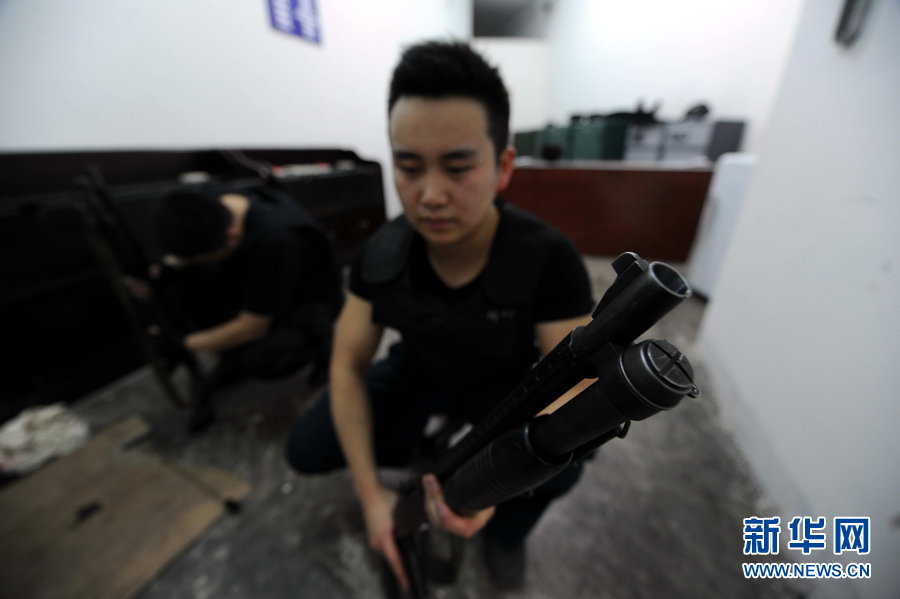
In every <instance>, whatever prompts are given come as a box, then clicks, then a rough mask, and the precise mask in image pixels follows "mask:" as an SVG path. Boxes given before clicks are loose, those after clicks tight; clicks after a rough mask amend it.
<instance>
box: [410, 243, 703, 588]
mask: <svg viewBox="0 0 900 599" xmlns="http://www.w3.org/2000/svg"><path fill="white" fill-rule="evenodd" d="M612 265H613V268H614V270H615V272H616V275H617V276H616V280H615V281H614V282H613V284H612V285H611V286H610V288H609V289H608V290H607V291H606V293H605V294H604V295H603V298H602V299H601V300H600V302H599V303H598V304H597V307H596V308H595V310H594V312H593V314H592V319H591V322H590V323H588V324H587V325H585V326H583V327H577V328H576V329H575V330H573V331H572V332H571V333H570V334H569V335H567V336H566V338H565V339H563V340H562V341H561V342H560V343H559V344H557V346H556V347H555V348H554V349H553V350H552V351H550V352H549V353H548V354H547V355H546V356H545V357H544V358H543V359H542V360H541V361H540V362H538V363H537V364H536V365H535V366H534V367H533V368H532V369H531V371H530V372H529V374H528V376H527V377H526V378H525V380H524V381H523V382H522V383H520V384H519V386H518V387H517V388H516V389H515V390H514V391H513V392H512V393H511V394H510V395H509V396H507V397H506V398H505V399H504V400H503V401H502V402H500V403H499V404H498V405H497V406H496V407H495V408H494V409H493V410H491V411H490V412H489V413H488V414H487V416H485V418H483V419H482V420H481V422H479V423H478V425H477V426H475V428H474V429H472V430H471V431H470V432H469V433H468V434H467V435H466V436H465V437H463V438H462V440H460V441H459V443H457V444H456V445H455V446H453V447H452V448H450V449H449V450H448V451H447V452H446V453H445V454H444V455H443V456H441V457H440V458H439V459H438V460H437V461H436V463H435V464H433V466H432V468H430V471H431V472H433V473H434V474H435V475H436V476H437V478H438V480H439V481H441V484H442V487H443V491H444V499H445V501H446V502H447V505H448V506H449V507H450V508H451V509H452V510H453V511H455V512H457V513H459V514H463V515H466V514H472V513H474V512H477V511H479V510H482V509H485V508H487V507H490V506H492V505H497V504H498V503H501V502H503V501H506V500H508V499H511V498H513V497H516V496H518V495H520V494H522V493H524V492H526V491H529V490H531V489H533V488H535V487H537V486H538V485H540V484H542V483H544V482H546V481H547V480H549V479H551V478H552V477H553V476H555V475H556V474H558V473H559V472H561V471H562V470H563V469H565V468H566V467H568V465H569V464H571V463H572V462H573V461H575V460H578V459H580V458H581V457H583V456H584V455H586V454H587V453H589V452H591V451H593V450H594V449H596V448H597V447H599V446H600V445H602V444H603V443H606V442H607V441H609V440H611V439H613V438H616V437H622V436H624V434H625V432H626V431H627V429H628V426H629V424H630V422H631V421H632V420H643V419H645V418H648V417H650V416H652V415H653V414H656V413H658V412H660V411H661V410H666V409H670V408H673V407H675V406H676V405H678V402H679V401H680V400H681V398H682V397H684V396H685V395H689V396H692V397H695V396H697V395H698V394H699V389H697V386H696V385H695V384H694V382H693V369H692V367H691V365H690V362H689V361H688V359H687V357H686V356H684V354H682V353H681V352H680V351H679V350H678V349H677V348H676V347H675V346H673V345H672V344H671V343H669V342H668V341H664V340H645V341H642V342H640V343H637V344H635V343H634V342H635V339H637V337H638V336H640V335H641V334H643V333H644V332H645V331H646V330H647V329H648V328H650V327H651V326H652V325H653V324H654V323H656V322H657V321H658V320H659V319H660V318H662V317H663V316H664V315H665V314H667V313H668V312H669V311H670V310H672V308H674V307H675V306H677V305H678V304H679V303H680V302H681V301H683V300H684V299H686V298H687V297H689V296H690V294H691V290H690V286H689V285H688V283H687V281H685V279H684V278H683V277H682V276H681V275H680V274H679V273H678V271H677V270H675V269H674V268H672V267H671V266H669V265H667V264H664V263H661V262H653V263H647V262H646V261H644V260H642V259H641V258H640V257H639V256H638V255H637V254H635V253H633V252H627V253H624V254H622V255H620V256H619V257H618V258H616V259H615V260H614V261H613V263H612ZM588 378H596V379H597V380H596V381H595V382H594V383H592V384H591V385H590V386H589V387H588V388H586V389H585V390H583V391H582V392H581V393H579V394H578V395H577V396H575V397H574V398H572V399H571V400H570V401H568V402H567V403H566V404H565V405H563V406H562V407H560V408H559V409H557V410H556V411H554V412H553V413H552V414H545V415H541V416H538V417H536V415H537V414H538V413H539V412H540V411H541V410H543V409H544V408H545V407H547V406H548V405H550V404H551V403H552V402H553V401H555V400H556V399H557V398H558V397H559V396H560V395H562V394H563V393H565V392H566V391H568V390H569V389H571V388H572V387H574V386H575V385H576V384H578V383H579V382H581V381H582V380H584V379H588ZM423 500H424V492H423V490H422V488H421V485H420V483H419V477H418V476H417V477H414V478H411V479H410V481H409V484H408V485H407V486H406V487H405V488H404V490H403V492H402V493H401V497H400V500H399V501H398V503H397V506H396V508H395V510H394V534H395V537H396V539H397V545H398V548H399V550H400V553H401V556H402V558H403V563H404V567H405V568H406V572H407V575H408V577H409V579H410V584H411V588H410V591H409V593H408V594H407V596H409V597H412V598H413V599H424V598H425V597H427V596H428V576H427V574H428V571H429V566H428V555H427V552H426V551H425V547H426V545H427V543H426V540H427V535H428V520H427V517H426V515H425V512H424V505H423Z"/></svg>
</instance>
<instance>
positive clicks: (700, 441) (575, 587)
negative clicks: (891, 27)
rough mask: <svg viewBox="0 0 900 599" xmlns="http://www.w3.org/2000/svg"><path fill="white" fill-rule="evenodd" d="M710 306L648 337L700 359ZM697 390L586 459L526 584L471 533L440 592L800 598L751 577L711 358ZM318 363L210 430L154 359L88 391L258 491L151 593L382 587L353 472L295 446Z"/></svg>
mask: <svg viewBox="0 0 900 599" xmlns="http://www.w3.org/2000/svg"><path fill="white" fill-rule="evenodd" d="M588 265H589V268H590V270H591V273H592V277H593V279H594V285H595V290H596V297H597V298H598V299H599V297H600V295H601V293H602V291H603V290H605V289H606V287H607V285H608V284H609V282H610V281H611V280H612V270H611V268H610V267H609V260H608V259H606V258H589V259H588ZM702 312H703V302H702V301H701V300H699V299H691V300H688V301H687V302H685V303H684V304H682V305H681V306H679V307H678V308H677V309H676V310H675V311H674V312H673V313H672V314H671V315H669V316H668V317H666V319H664V320H663V321H662V322H661V323H659V324H658V325H657V326H656V327H654V329H655V330H653V331H651V334H650V336H654V337H662V338H667V339H669V340H670V341H672V342H673V343H675V344H676V345H678V346H679V348H680V349H682V350H683V351H685V352H686V353H687V354H688V355H691V345H692V343H693V339H694V335H695V333H696V329H697V324H698V323H699V320H700V318H701V316H702ZM694 364H695V367H696V369H697V382H698V383H699V385H700V386H701V388H703V389H704V391H705V392H704V393H703V394H702V395H701V396H700V397H699V398H698V399H686V400H685V401H683V402H682V404H681V405H680V406H679V407H678V408H676V409H675V410H673V411H671V412H667V413H664V414H660V415H657V416H655V417H653V418H651V419H649V420H646V421H643V422H638V423H635V424H634V425H633V426H632V428H631V432H630V433H629V435H628V437H627V438H626V439H624V440H615V441H613V442H611V443H609V444H607V445H606V446H604V447H603V449H602V450H601V451H600V452H599V453H598V455H597V457H596V458H595V459H594V460H593V461H591V462H590V463H589V464H588V466H587V467H586V469H585V473H584V476H583V477H582V480H581V482H580V483H579V484H578V485H577V486H576V488H575V489H574V490H573V491H572V492H571V493H569V494H568V495H567V496H565V497H564V498H562V499H560V500H559V501H557V502H556V503H555V504H554V505H553V506H552V507H551V508H550V510H549V511H548V512H547V514H546V515H545V517H544V519H543V520H542V521H541V522H540V523H539V524H538V527H537V529H536V530H535V532H534V534H533V535H532V536H531V538H530V540H529V544H528V552H529V553H528V563H529V571H528V585H527V588H526V589H525V590H524V591H522V592H520V593H515V594H511V593H510V594H502V593H498V592H496V591H494V590H493V589H492V588H491V586H490V583H489V582H488V581H487V577H486V574H485V571H484V566H483V564H482V561H481V551H480V549H481V548H480V544H479V542H478V539H477V538H476V539H472V540H470V541H467V542H466V544H465V549H466V553H465V559H464V562H463V568H462V571H461V573H460V576H459V580H458V581H457V584H456V585H454V586H452V587H435V588H434V593H433V595H434V596H435V597H444V598H447V599H455V598H481V597H523V598H527V599H566V598H573V599H574V598H591V599H594V598H641V597H647V598H651V597H652V598H657V597H691V598H693V597H735V598H755V597H766V598H768V597H801V596H803V594H804V593H803V592H802V589H800V588H798V587H796V586H788V585H787V584H785V583H783V582H779V581H765V580H759V581H748V580H745V579H744V578H743V575H742V572H741V569H740V564H741V562H742V561H744V559H743V558H744V556H743V555H742V554H741V549H742V519H743V518H745V517H748V516H752V515H758V514H762V513H766V508H765V506H761V505H759V501H760V496H759V493H758V491H757V489H756V487H755V486H754V483H753V480H752V477H751V476H750V475H749V473H748V471H747V469H746V467H745V466H744V464H743V462H742V460H741V458H740V456H739V455H738V454H737V452H736V450H735V448H734V446H733V444H732V442H731V440H730V439H729V437H728V435H727V433H726V432H725V431H724V430H722V428H721V427H720V425H719V422H718V420H717V414H716V402H715V398H714V397H713V396H712V393H711V392H710V391H709V389H708V385H707V384H706V376H705V372H704V369H703V365H702V364H699V363H697V360H696V359H695V360H694ZM305 381H306V378H305V372H300V373H298V374H297V375H295V376H293V377H290V378H288V379H285V380H281V381H277V382H256V381H254V382H248V383H244V384H242V385H240V386H238V387H235V388H232V389H229V390H226V391H224V392H223V393H221V394H220V395H219V396H218V398H217V406H218V411H219V418H218V420H217V421H216V422H215V423H214V424H213V426H212V427H211V428H210V429H209V430H208V431H206V432H205V433H203V434H202V435H200V436H197V437H190V436H188V435H187V434H186V433H185V428H184V423H185V414H184V413H183V412H180V411H179V410H177V409H175V408H173V407H171V406H170V405H169V404H168V402H167V400H166V399H165V398H164V396H163V395H162V393H161V392H160V390H159V388H158V387H157V385H156V383H155V381H154V380H153V378H152V377H151V376H150V374H149V372H147V371H146V370H142V371H139V372H137V373H135V374H133V375H132V376H130V377H127V378H126V379H124V380H122V381H119V382H117V383H116V384H114V385H111V386H110V387H108V388H107V389H104V390H103V391H101V392H98V393H97V394H95V395H93V396H91V397H89V398H85V400H83V401H82V402H80V403H79V404H78V405H77V411H78V412H79V413H80V414H81V415H83V416H85V417H86V418H88V420H89V421H90V422H91V424H92V426H93V427H94V429H95V430H96V429H99V428H102V427H103V426H106V425H108V424H111V423H112V422H115V421H116V420H118V419H120V418H122V417H125V416H128V415H131V414H135V413H137V414H142V415H143V416H144V417H145V418H146V419H147V420H148V421H150V422H151V423H152V425H153V426H154V429H155V434H154V436H153V437H152V438H151V439H150V440H149V443H151V444H152V446H154V447H155V448H156V449H157V450H158V451H159V452H160V453H162V454H164V455H166V456H169V457H171V458H173V459H175V460H177V461H180V462H182V463H186V464H202V465H212V466H218V467H221V468H226V469H228V470H230V471H232V472H234V473H236V474H238V475H240V476H242V477H244V478H246V479H247V480H249V481H250V482H251V484H252V486H253V490H252V492H251V494H250V496H249V498H248V499H247V501H246V502H245V503H244V506H243V509H242V510H241V512H240V513H238V514H235V515H230V516H226V517H225V518H223V519H222V520H220V521H219V522H218V523H217V524H215V525H214V526H213V527H212V528H210V529H209V530H208V531H207V532H206V533H205V534H204V536H203V537H202V538H201V539H200V540H199V541H198V542H197V543H195V544H194V545H193V546H191V547H190V548H189V549H188V550H187V551H186V552H185V553H184V554H182V555H181V556H180V557H179V558H178V559H176V560H175V561H174V562H173V563H172V564H171V565H170V567H168V568H167V569H166V570H165V571H164V572H163V573H162V574H161V575H160V576H159V578H158V579H157V580H156V581H154V582H153V583H152V584H150V585H149V586H148V587H147V588H146V589H145V590H144V591H143V592H142V593H141V595H140V598H141V599H187V598H196V599H206V598H217V599H238V598H240V599H247V598H253V599H267V598H271V599H282V598H284V599H287V598H291V599H294V598H319V597H322V598H368V597H371V598H379V597H382V592H381V590H380V586H379V578H378V569H377V563H376V561H375V559H374V557H373V556H372V554H371V553H370V551H369V550H368V548H367V544H366V538H365V533H364V527H363V521H362V516H361V513H360V511H359V509H358V507H357V504H356V502H355V499H354V497H353V494H352V490H351V485H350V479H349V476H348V475H347V474H346V473H345V472H344V473H337V474H332V475H327V476H321V477H308V478H302V477H299V476H297V475H296V474H294V473H293V472H292V471H290V469H289V468H288V466H287V465H286V463H285V461H284V459H283V456H282V444H283V441H284V438H285V436H286V434H287V431H288V429H289V427H290V424H291V422H292V420H293V419H294V418H295V417H296V415H297V414H299V413H300V412H301V411H302V410H303V409H304V408H305V407H306V406H307V405H309V403H310V402H311V401H312V400H313V399H314V397H315V393H314V392H312V391H311V390H309V389H308V388H307V386H306V382H305Z"/></svg>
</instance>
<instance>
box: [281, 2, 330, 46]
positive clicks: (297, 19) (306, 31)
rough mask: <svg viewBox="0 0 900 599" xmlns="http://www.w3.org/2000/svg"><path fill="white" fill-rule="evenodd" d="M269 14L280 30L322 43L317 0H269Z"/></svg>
mask: <svg viewBox="0 0 900 599" xmlns="http://www.w3.org/2000/svg"><path fill="white" fill-rule="evenodd" d="M269 15H270V17H271V19H272V27H274V28H275V29H277V30H278V31H281V32H284V33H289V34H291V35H296V36H297V37H302V38H303V39H305V40H308V41H311V42H314V43H316V44H320V43H322V36H321V30H320V28H319V11H318V10H317V9H316V0H269Z"/></svg>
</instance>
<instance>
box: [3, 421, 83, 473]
mask: <svg viewBox="0 0 900 599" xmlns="http://www.w3.org/2000/svg"><path fill="white" fill-rule="evenodd" d="M89 436H90V429H89V427H88V425H87V423H85V422H84V421H83V420H82V419H81V418H79V417H78V416H76V415H74V414H73V413H72V412H70V411H69V410H68V409H66V407H65V406H64V405H63V404H61V403H57V404H53V405H49V406H35V407H31V408H26V409H25V410H23V411H22V412H21V413H20V414H19V415H18V416H16V417H15V418H13V419H12V420H10V421H9V422H7V423H6V424H4V425H3V427H2V428H0V472H2V473H8V474H19V475H21V474H27V473H28V472H32V471H34V470H36V469H37V468H39V467H40V466H41V465H42V464H44V463H45V462H47V461H48V460H50V459H52V458H55V457H60V456H64V455H66V454H68V453H71V452H73V451H75V450H76V449H78V448H79V447H81V446H82V445H83V444H84V443H85V442H86V441H87V440H88V437H89Z"/></svg>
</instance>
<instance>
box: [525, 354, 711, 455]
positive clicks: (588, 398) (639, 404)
mask: <svg viewBox="0 0 900 599" xmlns="http://www.w3.org/2000/svg"><path fill="white" fill-rule="evenodd" d="M693 374H694V371H693V368H692V367H691V363H690V362H689V361H688V359H687V357H685V355H684V354H682V353H681V352H680V351H678V349H677V348H676V347H675V346H674V345H672V344H671V343H669V342H668V341H664V340H656V339H653V340H646V341H642V342H641V343H638V344H636V345H632V346H631V347H629V348H628V349H627V350H625V351H624V352H622V353H621V354H620V355H618V356H617V357H616V358H615V359H613V360H609V361H608V362H607V363H605V364H604V366H603V368H602V369H601V372H600V379H599V380H598V381H597V382H595V383H594V384H593V385H591V386H590V387H588V388H587V389H585V390H584V391H582V392H581V393H579V394H578V395H577V396H575V397H573V398H572V399H571V400H569V401H568V402H567V403H566V404H565V405H563V406H562V407H560V408H559V409H558V410H556V411H555V412H554V413H553V414H551V415H550V416H549V417H547V418H544V419H540V420H536V421H535V422H534V424H533V426H532V427H531V438H530V441H531V444H532V446H533V447H534V449H535V451H536V452H537V453H538V454H539V455H541V456H543V457H544V458H545V459H552V458H553V456H561V455H569V454H570V453H571V452H572V451H574V450H576V449H577V448H579V447H582V446H585V445H588V444H590V443H591V442H592V441H594V440H595V439H597V438H598V437H600V436H602V435H604V434H606V433H608V432H610V431H612V430H613V429H615V428H616V427H618V426H619V425H621V424H623V423H624V422H625V421H626V420H643V419H645V418H649V417H650V416H652V415H653V414H656V413H658V412H660V411H662V410H668V409H671V408H674V407H675V406H676V405H678V402H680V401H681V399H682V398H683V397H684V396H685V395H691V396H693V395H696V394H697V392H698V391H697V387H696V385H694V381H693Z"/></svg>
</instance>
